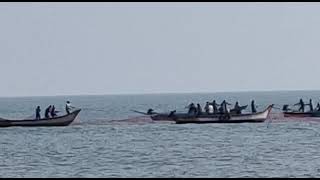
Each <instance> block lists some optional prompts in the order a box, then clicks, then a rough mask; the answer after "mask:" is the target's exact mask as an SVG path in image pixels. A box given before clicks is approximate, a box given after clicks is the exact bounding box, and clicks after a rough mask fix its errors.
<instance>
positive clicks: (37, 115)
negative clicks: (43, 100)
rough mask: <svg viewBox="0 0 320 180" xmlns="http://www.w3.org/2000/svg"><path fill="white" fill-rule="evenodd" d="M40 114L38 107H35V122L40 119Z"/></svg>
mask: <svg viewBox="0 0 320 180" xmlns="http://www.w3.org/2000/svg"><path fill="white" fill-rule="evenodd" d="M40 112H41V109H40V106H37V109H36V119H37V120H39V119H41V115H40Z"/></svg>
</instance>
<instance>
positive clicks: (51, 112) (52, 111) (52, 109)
mask: <svg viewBox="0 0 320 180" xmlns="http://www.w3.org/2000/svg"><path fill="white" fill-rule="evenodd" d="M50 115H51V117H53V118H54V117H56V116H57V114H56V108H55V107H54V105H53V106H52V108H51V111H50Z"/></svg>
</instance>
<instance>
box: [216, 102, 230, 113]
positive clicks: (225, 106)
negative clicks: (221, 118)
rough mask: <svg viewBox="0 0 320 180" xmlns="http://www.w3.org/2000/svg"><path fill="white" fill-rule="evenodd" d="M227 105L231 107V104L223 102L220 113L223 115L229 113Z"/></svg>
mask: <svg viewBox="0 0 320 180" xmlns="http://www.w3.org/2000/svg"><path fill="white" fill-rule="evenodd" d="M227 105H231V104H230V103H228V102H227V101H226V100H223V101H222V103H221V105H220V108H219V111H220V113H221V114H224V113H227V112H228V108H227Z"/></svg>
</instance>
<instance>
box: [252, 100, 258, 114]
mask: <svg viewBox="0 0 320 180" xmlns="http://www.w3.org/2000/svg"><path fill="white" fill-rule="evenodd" d="M251 111H252V113H256V112H257V109H256V105H255V104H254V100H252V101H251Z"/></svg>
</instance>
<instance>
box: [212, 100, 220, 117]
mask: <svg viewBox="0 0 320 180" xmlns="http://www.w3.org/2000/svg"><path fill="white" fill-rule="evenodd" d="M218 106H219V104H217V103H216V100H213V102H212V107H213V113H214V114H216V113H218Z"/></svg>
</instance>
